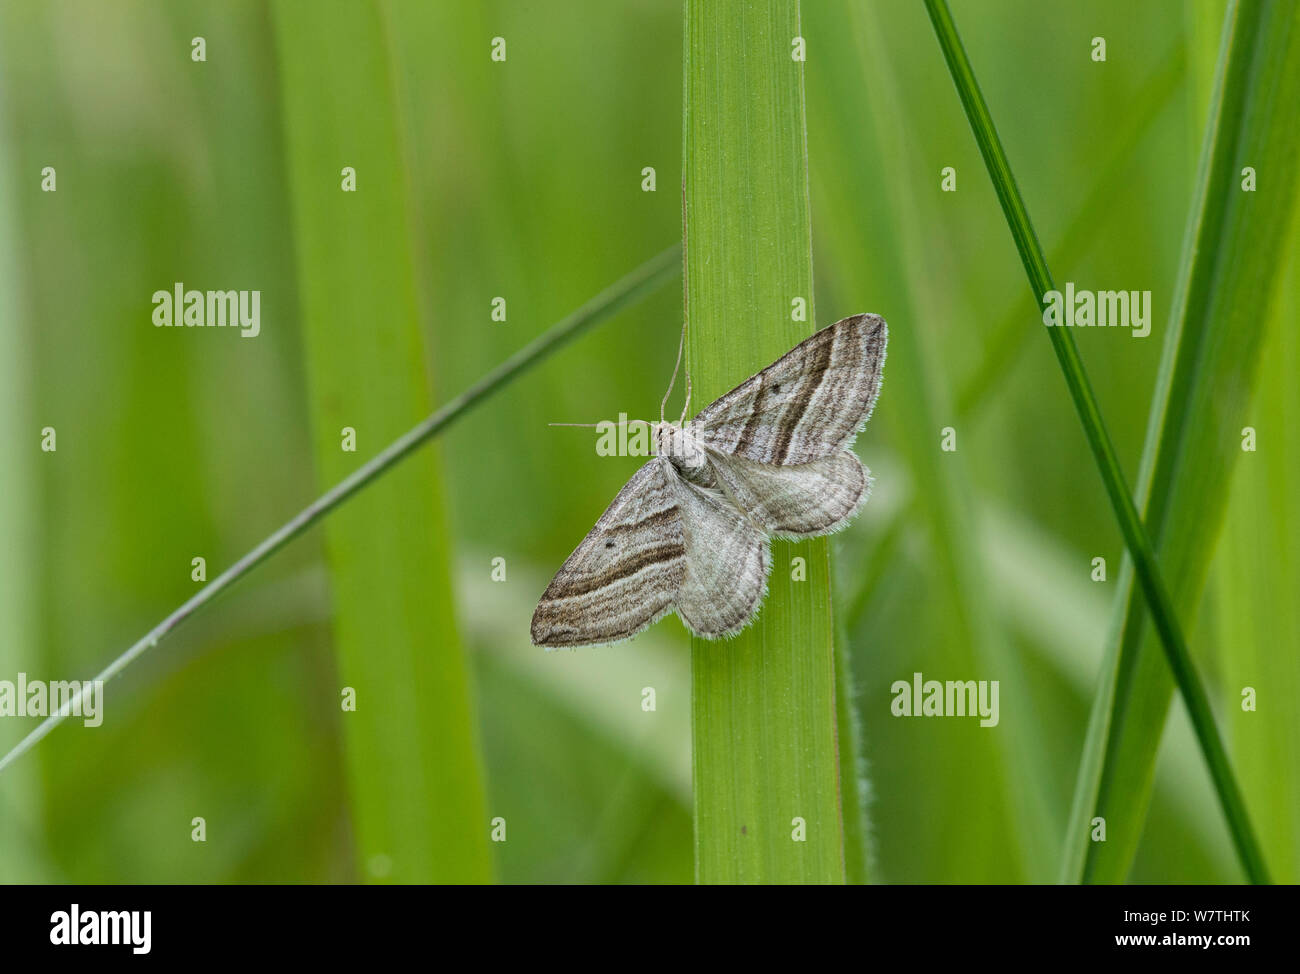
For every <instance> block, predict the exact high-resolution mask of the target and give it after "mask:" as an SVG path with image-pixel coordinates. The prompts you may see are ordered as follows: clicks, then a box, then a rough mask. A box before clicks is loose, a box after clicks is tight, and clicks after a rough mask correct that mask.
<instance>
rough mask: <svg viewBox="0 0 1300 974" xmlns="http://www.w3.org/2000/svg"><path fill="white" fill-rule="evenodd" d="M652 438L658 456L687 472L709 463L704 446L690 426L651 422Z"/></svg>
mask: <svg viewBox="0 0 1300 974" xmlns="http://www.w3.org/2000/svg"><path fill="white" fill-rule="evenodd" d="M650 439H651V442H652V443H653V444H654V451H655V455H656V456H661V457H664V458H666V459H667V460H669V461H670V462H671V463H672V465H673V466H674V467H676V468H677V469H678V470H679V471H681V472H682V473H685V474H689V473H693V472H695V471H698V470H702V469H703V468H704V467H705V466H706V465H707V463H708V457H707V456H706V455H705V453H704V447H702V446H701V445H700V441H699V440H698V439H697V438H696V436H695V434H694V433H693V432H691V429H690V427H689V426H679V425H678V424H677V423H665V422H659V423H651V424H650Z"/></svg>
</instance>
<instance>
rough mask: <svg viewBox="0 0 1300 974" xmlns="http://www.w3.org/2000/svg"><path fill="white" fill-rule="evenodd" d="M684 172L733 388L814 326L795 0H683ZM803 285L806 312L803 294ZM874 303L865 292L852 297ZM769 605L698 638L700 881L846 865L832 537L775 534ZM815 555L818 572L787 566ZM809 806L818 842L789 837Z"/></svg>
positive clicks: (802, 875) (701, 300)
mask: <svg viewBox="0 0 1300 974" xmlns="http://www.w3.org/2000/svg"><path fill="white" fill-rule="evenodd" d="M685 16H686V21H685V38H684V43H685V55H684V62H685V65H684V67H685V79H684V87H685V92H684V97H685V105H684V110H685V114H684V131H683V137H682V141H683V153H684V162H683V174H684V178H685V187H686V201H685V202H686V241H687V289H686V290H687V301H688V308H689V321H690V337H689V350H690V355H689V362H690V367H691V377H692V383H693V390H694V392H693V401H694V403H695V404H696V405H697V406H698V404H701V403H707V402H709V401H711V400H712V399H714V398H716V397H717V396H719V395H721V394H723V393H725V392H726V391H727V390H728V389H730V388H731V387H733V386H735V385H736V384H737V383H739V382H741V381H742V380H744V379H746V378H747V377H749V376H750V375H752V374H753V373H754V372H756V371H758V370H759V369H760V368H762V367H763V366H766V365H768V364H769V363H770V362H772V361H773V360H775V359H776V358H778V357H779V356H780V355H782V354H783V353H785V352H786V351H788V350H789V349H790V348H791V346H793V345H794V344H796V343H797V342H798V341H799V340H800V339H802V338H804V337H806V336H807V335H808V334H809V333H810V332H811V331H812V329H813V328H814V326H815V324H814V323H815V322H816V321H817V319H816V317H815V316H814V314H813V312H812V240H811V224H810V215H809V207H808V173H807V149H806V141H805V130H804V100H803V72H802V68H803V65H802V63H800V62H797V61H795V60H793V59H792V57H791V52H792V47H791V41H792V39H793V38H794V37H796V36H798V35H799V32H800V31H799V18H798V8H797V6H796V5H794V4H789V3H784V2H780V0H758V2H756V3H752V4H747V5H746V6H745V7H744V8H743V10H742V8H741V7H739V6H738V5H732V4H717V3H709V2H707V0H687V2H686V4H685ZM795 297H803V298H805V299H806V300H807V302H808V309H809V310H808V318H807V321H805V322H795V321H792V320H791V301H792V299H793V298H795ZM854 310H861V309H854ZM772 556H773V558H772V561H773V568H772V575H771V579H770V581H769V591H768V596H767V599H766V602H765V603H764V605H763V608H762V610H761V611H760V613H759V615H758V618H757V620H756V621H755V622H754V624H753V625H751V626H750V627H749V628H748V629H747V630H745V631H744V632H743V633H742V634H741V635H740V636H738V637H737V638H735V639H732V640H727V641H720V642H711V641H709V640H702V639H694V640H692V647H691V666H692V678H693V679H692V685H693V701H692V736H693V749H694V776H695V850H696V873H697V878H698V879H699V880H700V881H701V882H706V883H725V882H822V883H841V882H844V880H845V866H844V851H843V829H842V826H841V820H840V801H839V791H840V780H839V764H838V760H839V759H838V756H837V753H836V719H835V718H836V699H835V672H834V670H835V651H834V627H833V623H832V619H831V598H830V554H829V548H828V545H827V542H826V540H825V539H818V540H815V541H804V542H800V543H797V544H792V543H789V542H783V541H778V542H775V543H774V544H773V549H772ZM796 557H798V558H802V559H804V561H805V563H806V566H807V578H806V580H802V581H796V580H794V579H793V578H792V574H793V572H792V560H793V559H794V558H796ZM795 819H802V820H803V822H804V823H805V828H806V841H802V842H798V841H794V839H793V835H794V831H795V829H796V824H795V821H794V820H795Z"/></svg>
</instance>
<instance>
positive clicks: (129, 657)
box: [0, 244, 682, 771]
mask: <svg viewBox="0 0 1300 974" xmlns="http://www.w3.org/2000/svg"><path fill="white" fill-rule="evenodd" d="M681 253H682V250H681V245H680V244H674V245H673V246H672V247H669V248H668V249H667V250H665V251H663V252H662V253H660V254H659V255H658V256H656V257H654V258H652V259H651V260H649V261H647V262H646V263H644V264H642V265H641V266H640V267H638V268H637V269H636V270H634V271H632V272H631V273H630V274H628V275H627V276H626V277H624V278H622V279H621V280H619V281H617V282H616V283H614V284H612V285H611V286H610V287H608V288H606V289H605V290H604V291H601V292H600V293H599V294H597V295H596V296H595V297H594V298H592V299H591V300H590V301H588V302H587V303H586V304H584V305H583V306H582V307H580V308H578V309H577V310H576V311H574V312H573V313H571V314H570V315H568V316H567V317H565V318H562V319H561V320H560V321H558V322H556V323H555V324H554V325H552V326H551V327H550V328H549V329H548V330H547V331H546V332H544V333H543V334H542V335H540V336H539V337H537V338H536V339H534V340H533V341H532V342H530V343H529V344H528V345H525V346H524V347H523V348H521V349H520V350H519V351H518V352H516V353H515V354H514V355H512V356H511V357H510V358H508V359H506V360H505V361H504V362H502V363H501V364H500V365H499V366H497V367H496V368H495V369H493V370H492V371H491V372H489V373H488V374H487V375H485V376H484V377H483V378H482V379H480V380H479V381H478V382H476V383H474V384H473V385H472V386H470V387H469V388H468V389H466V390H465V391H464V392H462V393H461V394H460V395H458V396H456V397H455V398H454V399H452V400H451V401H450V402H448V403H447V404H446V405H444V406H442V407H441V408H439V409H437V410H436V411H434V413H433V414H432V415H430V416H429V417H428V418H427V419H425V420H424V421H423V422H421V423H420V424H418V425H417V426H415V427H413V428H412V429H411V430H409V431H408V432H406V433H404V434H402V435H401V436H399V437H398V438H397V439H396V440H394V441H393V442H392V443H390V444H389V445H388V446H387V447H385V448H384V449H383V450H381V451H380V452H379V453H377V454H376V455H375V456H374V457H372V458H371V459H370V460H368V461H366V462H365V463H364V464H362V465H361V466H360V467H358V468H357V469H356V471H354V472H353V473H351V474H349V475H348V476H347V477H345V478H344V479H343V480H341V481H339V482H338V483H337V484H335V485H334V486H333V487H331V488H330V489H329V490H327V491H326V492H325V493H323V494H322V495H321V496H320V497H318V498H316V500H314V501H313V502H312V503H311V504H309V505H307V506H306V507H304V508H303V509H302V510H301V511H299V512H298V513H297V514H295V515H294V516H293V517H292V518H290V519H289V520H288V521H286V522H285V523H284V524H283V525H281V526H280V527H279V528H277V529H276V530H275V531H273V532H272V533H271V534H269V535H268V536H267V537H266V538H264V539H263V540H262V541H261V542H259V543H258V544H257V545H256V546H255V547H254V548H252V549H251V550H250V551H249V552H248V553H247V554H245V555H244V556H243V557H241V558H240V559H239V560H238V561H236V562H235V563H234V564H233V565H231V566H230V567H229V568H227V569H226V570H225V571H224V572H222V573H221V574H220V575H218V576H217V577H216V578H214V579H213V580H212V581H211V582H209V583H208V584H207V585H205V586H203V588H201V589H199V591H198V592H196V593H195V594H194V595H193V596H192V597H191V598H189V599H187V600H186V601H185V602H184V603H183V604H182V605H181V606H180V607H179V608H177V609H176V610H175V611H174V612H172V613H171V614H170V615H168V616H167V617H166V618H165V619H163V620H162V621H161V622H160V623H158V624H157V625H156V626H154V627H153V628H152V629H150V630H149V631H148V632H147V633H145V634H144V636H142V637H141V638H140V639H139V640H138V641H137V642H135V643H134V644H133V645H132V646H131V647H130V648H128V649H127V650H126V651H125V652H124V653H122V654H121V655H120V656H118V657H117V658H116V659H115V660H113V662H111V663H109V664H108V666H106V667H105V668H104V669H103V670H102V671H101V672H100V673H98V674H97V675H96V676H95V677H93V678H92V679H91V680H88V681H85V682H83V683H82V689H81V690H80V691H79V692H78V693H76V694H74V695H73V696H72V697H71V698H70V699H68V700H67V701H65V703H64V705H63V706H62V707H60V708H59V710H58V711H57V712H56V713H53V714H51V715H50V716H49V717H46V718H45V719H44V720H43V721H41V723H40V724H38V725H37V726H36V727H35V728H33V729H32V731H31V733H29V734H28V735H27V736H26V737H24V738H23V739H22V740H21V741H19V742H18V743H17V744H16V745H14V747H13V748H12V749H10V750H9V752H8V753H6V754H5V756H4V757H3V758H0V771H4V769H5V768H6V767H8V766H9V765H10V764H12V763H13V762H14V761H16V760H17V759H18V758H20V757H22V756H23V755H24V754H25V753H27V752H28V751H30V750H31V749H32V748H33V747H34V746H35V745H36V744H37V743H39V742H40V740H41V739H42V738H44V737H45V736H46V735H47V734H49V733H50V731H52V730H54V728H55V727H57V726H59V724H61V723H62V722H63V721H64V720H65V719H66V718H67V717H68V715H69V714H71V713H73V712H76V711H79V710H80V708H81V704H82V702H83V700H84V698H85V695H86V693H87V692H89V690H88V688H89V687H90V686H92V685H93V684H94V683H96V682H107V681H109V680H111V679H112V678H113V677H115V676H117V675H118V674H119V673H121V672H122V671H123V670H124V669H126V668H127V667H128V666H129V665H130V664H131V663H132V662H134V661H135V660H136V659H137V658H138V657H140V656H141V655H143V654H144V653H146V652H148V651H149V650H150V649H152V648H154V647H155V646H157V645H158V644H159V643H160V642H162V640H163V639H165V638H166V637H167V636H169V635H170V634H171V633H173V632H175V631H176V630H177V629H178V628H180V626H181V625H182V624H183V623H184V622H185V621H186V620H187V619H189V618H190V617H191V616H193V615H194V614H195V613H196V612H197V611H198V610H200V609H202V608H203V607H204V606H206V605H207V604H208V603H209V602H211V601H212V600H213V599H215V598H216V597H217V596H218V595H221V594H222V593H223V592H225V591H226V590H227V589H228V588H230V587H231V586H232V585H233V584H234V583H235V582H237V581H239V580H240V579H241V578H243V577H244V576H245V575H247V574H248V573H249V572H250V571H252V570H253V569H254V568H256V567H257V566H258V565H260V564H261V563H262V562H264V561H266V560H267V559H268V558H270V557H271V556H272V555H274V554H275V553H276V552H277V551H279V550H280V549H281V548H283V547H284V546H285V545H287V544H288V543H289V542H290V541H292V540H294V539H295V538H297V537H298V536H299V535H300V534H302V533H303V532H305V531H306V530H307V529H308V528H309V527H311V526H312V525H313V524H315V523H316V522H317V521H319V520H320V519H321V518H323V517H324V516H325V515H326V514H328V513H330V512H331V511H333V510H334V509H335V508H336V507H338V506H339V505H340V504H342V503H343V502H344V501H346V500H348V499H349V498H350V497H352V496H353V495H355V494H356V493H357V492H358V491H360V490H361V489H362V488H364V487H366V486H368V485H369V484H371V483H373V482H374V481H375V480H376V479H377V478H378V477H380V476H381V475H382V474H384V473H386V472H387V471H388V470H390V469H392V467H394V466H395V465H396V464H397V463H399V462H400V461H402V460H403V459H405V458H406V457H407V456H409V455H410V454H411V453H412V452H414V451H415V450H416V449H418V448H419V447H420V446H422V445H423V444H425V443H426V442H428V441H429V440H430V439H431V438H432V437H434V436H436V435H437V434H438V433H440V432H442V430H444V429H445V428H446V427H447V426H449V425H450V424H451V423H452V422H454V421H455V420H457V419H459V418H460V417H461V416H463V415H464V414H465V413H466V412H468V411H469V410H470V409H471V408H472V407H473V406H475V405H477V404H478V403H479V402H480V401H481V400H483V399H485V398H487V397H488V396H490V395H491V394H492V393H494V392H496V391H497V390H498V389H500V388H502V387H503V386H505V385H507V384H508V383H510V382H511V381H512V380H514V379H515V378H517V377H518V376H519V375H520V374H522V373H523V372H526V371H527V370H528V369H530V368H532V367H533V366H534V365H537V364H538V363H539V362H541V361H542V360H543V359H545V358H547V357H549V356H550V355H552V354H554V353H555V352H557V351H559V350H560V349H561V348H562V347H564V346H565V345H566V344H568V343H569V342H570V341H572V340H573V339H574V338H576V337H577V336H578V335H580V334H582V332H584V331H586V330H587V329H588V328H590V327H592V326H593V325H596V324H598V323H599V322H602V321H605V320H606V319H608V318H610V317H612V316H613V315H614V314H616V313H617V312H619V311H621V310H622V309H623V308H625V307H627V306H628V305H630V304H632V303H634V302H636V301H638V300H640V299H641V298H643V297H645V296H646V295H647V294H650V293H651V292H653V291H655V290H657V289H658V288H660V287H662V286H663V285H664V284H666V283H668V281H670V280H672V279H673V278H674V277H676V276H677V275H678V274H679V273H680V272H681Z"/></svg>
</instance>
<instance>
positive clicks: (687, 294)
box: [659, 175, 691, 426]
mask: <svg viewBox="0 0 1300 974" xmlns="http://www.w3.org/2000/svg"><path fill="white" fill-rule="evenodd" d="M688 246H689V235H688V234H687V229H686V176H685V175H683V176H682V337H681V339H680V340H679V341H678V342H677V364H676V365H674V366H673V377H672V379H671V380H670V381H669V383H668V391H667V392H665V393H664V401H663V402H662V403H660V404H659V422H661V423H662V422H663V421H664V410H665V409H667V408H668V397H669V396H670V395H672V391H673V384H674V383H675V382H676V381H677V370H678V369H679V368H680V367H681V364H682V352H683V351H684V350H685V348H686V326H687V323H688V322H689V321H690V320H691V314H690V302H691V263H690V251H689V250H688ZM690 408H691V366H690V363H689V362H688V363H687V365H686V401H685V402H683V403H682V415H681V418H680V419H678V420H677V425H678V426H680V425H682V423H684V422H686V413H687V411H688V410H689V409H690Z"/></svg>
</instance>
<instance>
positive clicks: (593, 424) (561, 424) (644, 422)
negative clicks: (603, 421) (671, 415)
mask: <svg viewBox="0 0 1300 974" xmlns="http://www.w3.org/2000/svg"><path fill="white" fill-rule="evenodd" d="M618 422H619V423H626V424H627V425H629V426H631V425H632V424H633V423H643V424H644V425H646V426H649V425H650V420H648V419H620V420H619V421H618ZM546 425H547V426H599V425H600V423H547V424H546ZM614 425H616V426H617V425H618V423H615V424H614Z"/></svg>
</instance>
